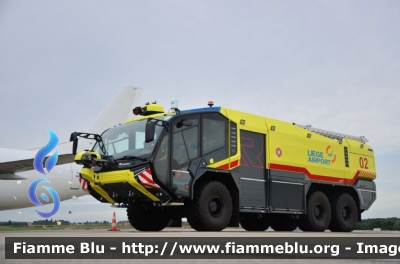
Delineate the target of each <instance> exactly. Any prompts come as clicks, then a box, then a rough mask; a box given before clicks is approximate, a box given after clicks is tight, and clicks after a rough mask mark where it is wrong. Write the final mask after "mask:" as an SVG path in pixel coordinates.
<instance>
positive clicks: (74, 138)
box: [69, 132, 78, 155]
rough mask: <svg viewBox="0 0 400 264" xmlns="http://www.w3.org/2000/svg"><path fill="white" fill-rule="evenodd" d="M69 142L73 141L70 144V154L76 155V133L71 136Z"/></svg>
mask: <svg viewBox="0 0 400 264" xmlns="http://www.w3.org/2000/svg"><path fill="white" fill-rule="evenodd" d="M69 141H73V143H72V154H73V155H76V149H77V148H78V134H77V133H76V132H74V133H72V134H71V137H70V138H69Z"/></svg>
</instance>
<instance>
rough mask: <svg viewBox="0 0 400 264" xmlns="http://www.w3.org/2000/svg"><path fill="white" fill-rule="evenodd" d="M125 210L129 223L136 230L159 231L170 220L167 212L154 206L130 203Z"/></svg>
mask: <svg viewBox="0 0 400 264" xmlns="http://www.w3.org/2000/svg"><path fill="white" fill-rule="evenodd" d="M126 212H127V215H128V220H129V222H130V224H131V225H132V227H133V228H135V229H136V230H138V231H161V230H163V229H164V228H165V227H166V226H167V225H168V222H169V221H170V217H169V215H168V213H167V212H165V211H163V210H162V209H161V208H159V207H155V206H148V207H144V206H142V205H130V206H129V207H128V208H127V209H126Z"/></svg>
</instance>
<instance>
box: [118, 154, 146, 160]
mask: <svg viewBox="0 0 400 264" xmlns="http://www.w3.org/2000/svg"><path fill="white" fill-rule="evenodd" d="M123 159H126V160H133V159H138V160H141V161H147V159H144V158H140V157H138V156H132V155H129V156H123V157H122V158H119V159H115V160H123Z"/></svg>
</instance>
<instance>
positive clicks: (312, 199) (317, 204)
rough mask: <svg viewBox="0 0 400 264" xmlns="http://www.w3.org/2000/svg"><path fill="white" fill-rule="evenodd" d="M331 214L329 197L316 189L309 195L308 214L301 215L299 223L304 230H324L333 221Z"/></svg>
mask: <svg viewBox="0 0 400 264" xmlns="http://www.w3.org/2000/svg"><path fill="white" fill-rule="evenodd" d="M331 214H332V213H331V205H330V203H329V199H328V197H326V195H325V194H324V193H323V192H321V191H316V192H314V193H312V194H311V195H310V196H308V198H307V210H306V214H304V215H300V217H299V219H298V221H297V225H298V227H299V228H300V229H301V230H302V231H311V232H324V231H325V230H326V229H327V228H328V226H329V224H330V222H331Z"/></svg>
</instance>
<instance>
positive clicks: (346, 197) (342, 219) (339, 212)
mask: <svg viewBox="0 0 400 264" xmlns="http://www.w3.org/2000/svg"><path fill="white" fill-rule="evenodd" d="M331 206H332V221H331V224H330V226H329V229H330V230H331V231H332V232H351V231H353V230H354V229H355V228H356V226H357V221H358V210H357V204H356V202H355V201H354V199H353V197H352V196H351V195H350V194H348V193H342V194H337V195H335V196H333V197H332V198H331Z"/></svg>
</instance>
